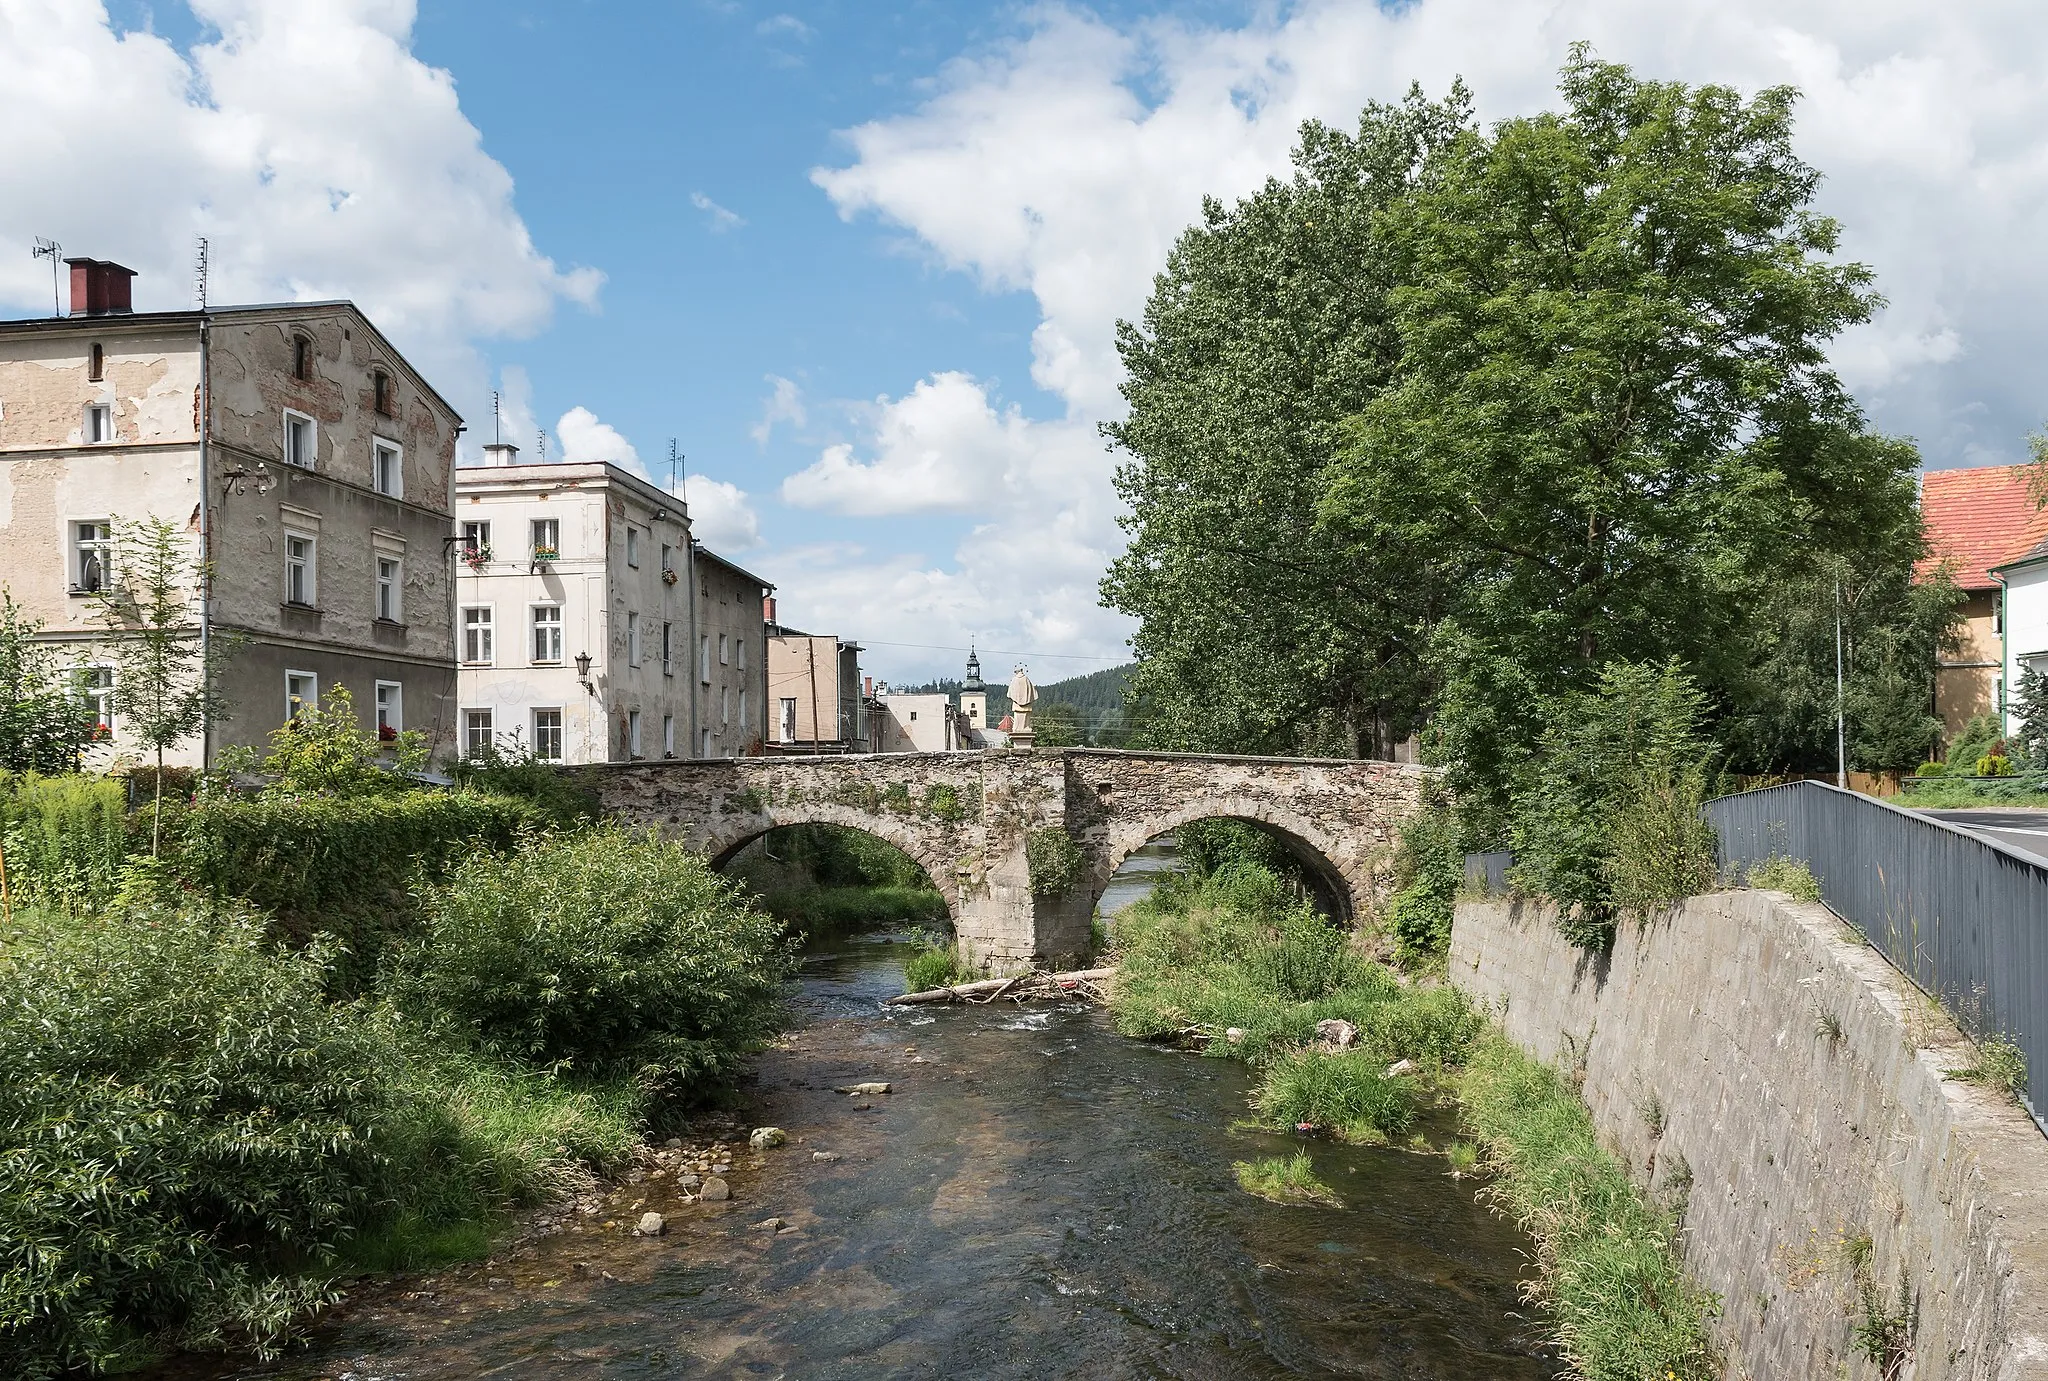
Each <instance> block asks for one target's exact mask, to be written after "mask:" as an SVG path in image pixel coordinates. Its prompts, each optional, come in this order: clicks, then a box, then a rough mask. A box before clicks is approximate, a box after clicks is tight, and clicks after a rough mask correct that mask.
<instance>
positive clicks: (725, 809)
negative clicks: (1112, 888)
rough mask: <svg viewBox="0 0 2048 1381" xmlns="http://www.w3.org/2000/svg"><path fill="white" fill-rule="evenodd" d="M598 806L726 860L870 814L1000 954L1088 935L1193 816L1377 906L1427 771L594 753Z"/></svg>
mask: <svg viewBox="0 0 2048 1381" xmlns="http://www.w3.org/2000/svg"><path fill="white" fill-rule="evenodd" d="M599 773H600V777H599V783H600V787H599V794H600V796H601V798H602V801H603V805H604V808H605V811H606V813H607V814H609V815H612V816H614V817H616V818H618V819H622V820H626V821H629V822H635V823H639V824H643V825H653V826H656V827H658V828H659V829H661V830H662V831H663V832H664V833H665V834H667V835H669V836H670V837H672V838H677V839H681V840H683V841H684V842H686V843H687V844H689V845H690V846H691V847H692V848H695V849H698V850H701V851H702V852H704V853H705V854H707V855H709V856H710V858H711V859H712V861H713V862H714V863H715V864H722V863H723V862H724V861H725V860H727V859H729V858H730V857H731V856H732V855H733V854H735V853H737V852H738V851H739V850H740V849H742V848H744V847H745V846H746V845H747V844H749V843H751V842H752V841H754V840H756V839H758V838H760V837H761V836H762V835H764V834H766V833H768V831H770V830H773V829H778V828H780V827H782V826H784V825H797V824H810V823H823V824H831V825H845V826H850V827H852V828H854V829H859V830H865V831H867V832H868V833H869V834H872V835H875V836H877V837H879V838H881V839H884V840H887V841H888V842H889V843H891V844H893V845H895V846H896V847H897V848H899V849H901V850H903V852H905V853H906V854H909V855H910V856H911V857H912V858H913V859H915V860H917V862H918V864H919V865H920V866H921V867H923V868H924V870H925V871H926V872H927V873H929V874H930V875H931V878H932V881H933V882H934V883H935V884H936V885H937V887H938V889H939V891H940V892H942V893H944V894H945V898H946V905H947V907H948V908H949V909H950V910H951V912H952V915H953V924H954V930H955V933H956V934H957V936H958V937H959V939H960V942H961V944H962V946H963V947H964V948H965V949H966V950H967V952H968V953H969V955H970V956H972V957H973V958H975V959H976V960H980V961H984V962H988V963H991V964H996V965H1012V964H1022V963H1054V962H1058V961H1060V960H1061V959H1063V958H1065V957H1068V956H1075V955H1080V954H1083V953H1085V952H1086V951H1087V950H1088V948H1089V935H1088V928H1089V922H1090V920H1091V919H1092V918H1093V916H1094V913H1095V903H1096V902H1097V900H1098V899H1100V897H1101V896H1102V889H1103V888H1104V886H1106V885H1107V884H1108V882H1109V879H1110V875H1111V874H1113V873H1115V872H1116V870H1117V868H1118V866H1119V865H1121V864H1122V863H1123V861H1124V860H1125V859H1126V858H1128V857H1129V856H1130V855H1131V853H1132V852H1133V851H1135V850H1136V849H1138V848H1140V847H1141V846H1142V845H1144V843H1145V842H1146V841H1147V840H1150V839H1153V838H1156V837H1158V836H1159V835H1161V834H1164V833H1166V832H1167V831H1169V830H1172V829H1175V828H1178V827H1179V826H1181V825H1185V824H1188V823H1190V822H1192V821H1196V820H1206V819H1217V818H1228V819H1237V820H1246V821H1250V822H1252V823H1254V824H1257V825H1259V826H1261V827H1263V828H1264V829H1265V830H1266V831H1267V832H1268V833H1270V834H1272V835H1273V836H1275V837H1276V838H1278V839H1279V840H1280V841H1281V842H1282V843H1283V844H1284V845H1286V847H1287V848H1288V849H1289V851H1290V852H1292V853H1293V854H1294V855H1295V856H1296V857H1297V858H1299V859H1300V860H1301V861H1302V862H1303V863H1304V864H1306V865H1307V866H1308V871H1309V873H1310V876H1311V877H1312V878H1313V879H1314V880H1316V881H1317V882H1318V883H1319V884H1320V886H1319V890H1320V891H1321V892H1322V893H1323V894H1324V896H1325V897H1326V899H1327V900H1328V901H1329V902H1330V903H1331V904H1332V905H1333V907H1334V908H1335V910H1336V912H1337V914H1338V915H1339V916H1341V917H1342V918H1344V919H1345V920H1346V921H1350V920H1352V919H1353V918H1354V917H1356V916H1357V915H1358V914H1360V913H1363V912H1371V911H1374V910H1376V909H1377V908H1378V907H1379V905H1380V903H1381V902H1382V901H1383V900H1384V899H1385V896H1386V893H1387V890H1388V887H1389V883H1390V881H1391V863H1392V859H1393V852H1394V842H1395V829H1396V827H1397V826H1398V825H1399V824H1400V822H1401V821H1402V820H1403V819H1404V818H1405V817H1406V816H1407V815H1408V814H1409V813H1410V812H1412V811H1413V810H1414V809H1415V808H1416V805H1417V803H1418V800H1419V797H1420V794H1421V788H1422V783H1423V782H1424V781H1425V780H1426V777H1427V769H1424V768H1420V767H1415V766H1410V765H1407V764H1401V763H1390V762H1354V761H1343V760H1334V759H1311V758H1252V757H1228V756H1219V755H1214V754H1198V753H1126V752H1115V751H1110V750H1107V749H1094V748H1063V749H1037V750H1031V751H1022V752H988V753H903V754H885V755H879V756H853V757H762V758H725V759H717V760H711V761H675V760H664V761H659V762H638V763H625V764H618V765H614V766H607V767H603V768H600V769H599Z"/></svg>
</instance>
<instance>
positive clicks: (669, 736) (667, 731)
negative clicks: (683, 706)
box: [661, 714, 676, 758]
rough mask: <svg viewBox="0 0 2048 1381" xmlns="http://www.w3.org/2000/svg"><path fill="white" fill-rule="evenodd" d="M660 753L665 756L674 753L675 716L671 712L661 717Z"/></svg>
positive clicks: (669, 756)
mask: <svg viewBox="0 0 2048 1381" xmlns="http://www.w3.org/2000/svg"><path fill="white" fill-rule="evenodd" d="M661 755H662V756H663V757H665V758H672V757H674V756H675V755H676V717H675V716H674V715H672V714H665V715H663V716H662V717H661Z"/></svg>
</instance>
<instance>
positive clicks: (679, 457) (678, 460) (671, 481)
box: [668, 437, 687, 498]
mask: <svg viewBox="0 0 2048 1381" xmlns="http://www.w3.org/2000/svg"><path fill="white" fill-rule="evenodd" d="M685 459H687V457H685V456H684V455H683V453H682V452H681V451H678V450H677V449H676V439H675V438H674V437H670V438H669V439H668V492H669V493H671V494H674V495H675V496H676V497H677V498H682V497H683V491H682V490H680V489H678V488H676V467H677V466H679V465H681V464H682V463H683V461H684V460H685Z"/></svg>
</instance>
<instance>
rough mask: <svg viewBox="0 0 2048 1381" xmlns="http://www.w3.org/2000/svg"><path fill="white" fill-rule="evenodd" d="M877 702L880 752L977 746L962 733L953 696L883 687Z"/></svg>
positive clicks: (948, 750) (954, 750)
mask: <svg viewBox="0 0 2048 1381" xmlns="http://www.w3.org/2000/svg"><path fill="white" fill-rule="evenodd" d="M875 703H876V704H877V705H878V706H879V707H880V708H881V710H882V733H881V743H880V745H879V748H878V751H880V752H884V753H959V752H964V751H966V750H968V749H970V748H972V747H973V746H974V745H973V744H971V743H968V742H967V741H966V738H965V736H964V735H963V734H962V733H961V729H960V724H959V723H958V720H959V717H960V714H959V711H958V710H956V709H954V708H953V697H952V696H950V695H946V694H944V693H943V692H934V693H931V694H927V695H905V694H903V693H902V692H900V691H892V690H889V689H888V688H886V687H880V688H877V690H876V691H875Z"/></svg>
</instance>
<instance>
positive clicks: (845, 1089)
mask: <svg viewBox="0 0 2048 1381" xmlns="http://www.w3.org/2000/svg"><path fill="white" fill-rule="evenodd" d="M836 1091H837V1092H839V1093H852V1094H870V1093H887V1092H888V1091H889V1086H888V1085H887V1084H885V1083H882V1082H880V1081H879V1080H875V1081H870V1082H868V1083H865V1084H843V1085H841V1086H840V1087H839V1088H838V1089H837V1090H836Z"/></svg>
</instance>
